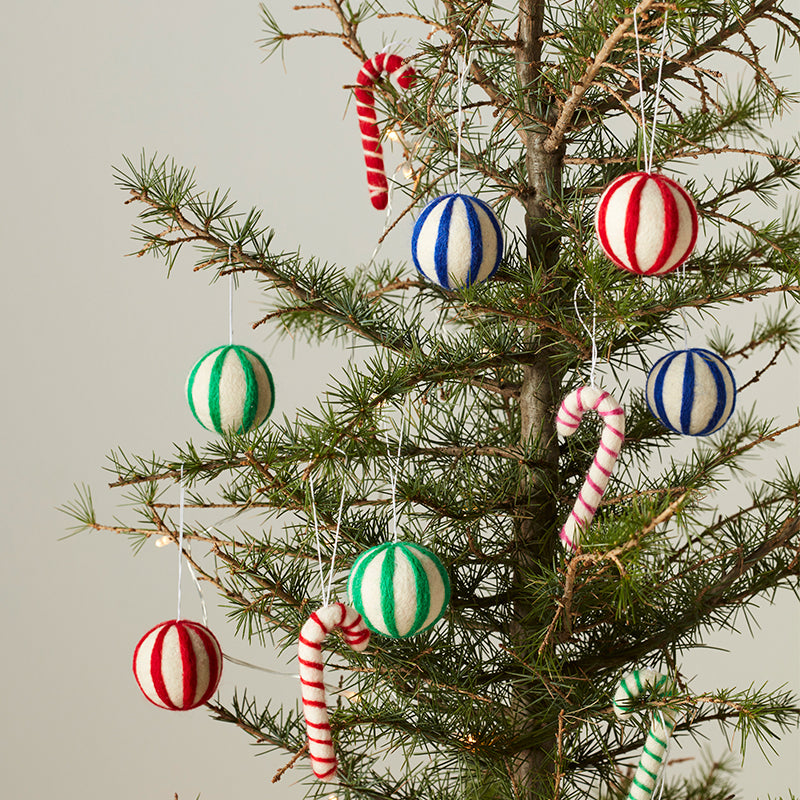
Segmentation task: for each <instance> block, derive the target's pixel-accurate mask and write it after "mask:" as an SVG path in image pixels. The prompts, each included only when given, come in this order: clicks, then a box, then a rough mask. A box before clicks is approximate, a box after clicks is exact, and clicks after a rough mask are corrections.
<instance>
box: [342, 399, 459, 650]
mask: <svg viewBox="0 0 800 800" xmlns="http://www.w3.org/2000/svg"><path fill="white" fill-rule="evenodd" d="M406 418H407V412H406V414H404V418H403V420H402V422H401V427H400V435H399V437H398V443H397V453H396V455H395V456H394V458H393V457H392V454H391V452H390V450H389V443H388V441H387V444H386V448H387V455H388V457H389V461H390V464H391V466H390V469H389V485H390V488H391V492H392V533H393V541H391V542H385V543H384V544H380V545H377V546H376V547H372V548H370V549H369V550H367V551H366V552H364V553H362V554H361V555H360V556H359V557H358V558H357V559H356V561H355V563H354V564H353V566H352V568H351V570H350V576H349V577H348V580H347V593H348V595H349V597H350V601H351V603H352V605H353V608H355V609H356V611H358V613H359V614H360V615H361V617H362V618H363V620H364V623H365V624H366V626H367V627H368V628H369V629H370V630H371V631H372V632H373V633H378V634H380V635H382V636H388V637H389V638H392V639H406V638H408V637H411V636H415V635H416V634H418V633H422V632H424V631H426V630H428V629H429V628H432V627H433V626H434V625H435V624H436V622H437V621H438V620H439V619H441V617H442V615H443V614H444V612H445V610H446V608H447V605H448V603H449V602H450V578H449V576H448V574H447V570H446V569H445V568H444V565H443V564H442V562H441V561H440V560H439V558H438V557H437V556H436V555H435V553H433V552H432V551H431V550H429V549H428V548H427V547H423V546H422V545H419V544H416V543H414V542H400V541H398V529H397V478H398V473H399V471H400V452H401V448H402V442H403V427H404V426H405V421H406Z"/></svg>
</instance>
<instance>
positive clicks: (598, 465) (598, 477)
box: [556, 386, 625, 550]
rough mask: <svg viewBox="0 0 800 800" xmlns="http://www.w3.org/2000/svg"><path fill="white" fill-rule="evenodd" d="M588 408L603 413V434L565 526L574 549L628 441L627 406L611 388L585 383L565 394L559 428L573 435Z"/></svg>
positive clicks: (568, 543)
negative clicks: (602, 388) (606, 389)
mask: <svg viewBox="0 0 800 800" xmlns="http://www.w3.org/2000/svg"><path fill="white" fill-rule="evenodd" d="M586 411H596V412H597V413H598V414H599V415H600V416H601V417H602V419H603V434H602V436H601V437H600V447H599V448H598V450H597V454H596V455H595V457H594V461H593V462H592V466H591V467H590V468H589V472H588V474H587V475H586V480H585V481H584V484H583V487H582V488H581V491H580V494H579V495H578V499H577V500H576V501H575V505H574V507H573V509H572V512H571V513H570V515H569V517H568V518H567V521H566V522H565V523H564V527H563V528H562V529H561V541H562V542H563V543H564V546H565V547H568V548H569V549H570V550H575V549H576V548H577V546H578V538H579V536H580V532H581V531H582V530H583V529H585V528H588V527H589V525H590V524H591V522H592V519H593V518H594V515H595V513H596V512H597V507H598V506H599V505H600V498H601V497H602V496H603V492H605V490H606V486H608V479H609V478H610V477H611V473H612V471H613V470H614V464H616V463H617V457H618V456H619V450H620V448H621V447H622V443H623V441H625V409H624V408H623V407H622V406H621V405H620V404H619V403H618V402H617V401H616V400H615V399H614V398H613V397H612V396H611V395H610V394H609V393H608V392H604V391H602V390H600V389H594V388H591V387H589V386H581V387H580V388H578V389H576V390H575V391H574V392H570V394H568V395H567V396H566V397H565V398H564V401H563V402H562V403H561V408H560V409H559V411H558V416H557V417H556V428H557V430H558V432H559V433H560V434H561V435H562V436H571V435H572V434H573V433H575V431H576V430H578V426H579V425H580V424H581V419H583V415H584V413H585V412H586Z"/></svg>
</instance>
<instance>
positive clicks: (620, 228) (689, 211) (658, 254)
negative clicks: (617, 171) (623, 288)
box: [595, 172, 698, 275]
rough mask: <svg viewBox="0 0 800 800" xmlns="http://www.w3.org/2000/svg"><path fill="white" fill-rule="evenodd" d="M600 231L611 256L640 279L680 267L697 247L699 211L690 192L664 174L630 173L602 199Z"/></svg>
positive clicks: (597, 220) (598, 216)
mask: <svg viewBox="0 0 800 800" xmlns="http://www.w3.org/2000/svg"><path fill="white" fill-rule="evenodd" d="M595 228H596V230H597V238H598V239H599V240H600V246H601V247H602V248H603V251H604V252H605V254H606V255H607V256H608V257H609V258H610V259H611V261H613V262H614V263H615V264H616V265H617V266H618V267H620V268H621V269H624V270H627V271H628V272H633V273H634V274H636V275H664V274H666V273H667V272H672V270H674V269H677V268H678V267H679V266H680V265H681V264H683V263H684V261H686V259H687V258H689V256H690V255H691V254H692V250H694V246H695V244H696V243H697V232H698V222H697V209H696V208H695V205H694V201H693V200H692V198H691V196H690V195H689V193H688V192H687V191H686V189H684V188H683V186H681V185H680V184H679V183H676V182H675V181H673V180H672V179H670V178H667V177H665V176H664V175H656V174H651V173H647V172H630V173H628V174H627V175H622V176H621V177H619V178H617V179H616V180H615V181H612V182H611V183H610V184H609V185H608V186H607V187H606V189H605V191H604V192H603V194H602V195H601V197H600V202H599V203H598V204H597V210H596V212H595Z"/></svg>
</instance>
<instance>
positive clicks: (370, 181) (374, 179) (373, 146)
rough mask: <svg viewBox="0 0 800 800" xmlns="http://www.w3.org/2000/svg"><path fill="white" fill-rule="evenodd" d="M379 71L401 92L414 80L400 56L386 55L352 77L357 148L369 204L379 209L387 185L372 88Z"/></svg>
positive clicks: (383, 204) (367, 63)
mask: <svg viewBox="0 0 800 800" xmlns="http://www.w3.org/2000/svg"><path fill="white" fill-rule="evenodd" d="M383 72H385V73H387V74H388V75H389V76H390V77H393V78H395V79H396V80H397V83H398V85H399V86H400V88H402V89H408V88H410V87H411V86H413V85H414V82H415V81H416V73H415V72H414V70H413V68H412V67H410V66H407V65H406V64H405V62H404V61H403V59H402V58H401V57H400V56H398V55H394V54H389V53H378V54H377V55H374V56H373V57H372V58H371V59H369V61H365V62H364V64H363V66H362V67H361V69H360V70H359V71H358V76H357V77H356V83H357V84H358V88H357V89H356V90H355V96H356V112H357V114H358V127H359V130H360V131H361V147H362V149H363V150H364V161H365V162H366V165H367V186H368V187H369V198H370V201H371V202H372V205H373V206H374V207H375V208H377V209H379V210H380V209H384V208H386V206H387V205H388V204H389V184H388V182H387V181H386V172H385V170H384V166H383V148H382V147H381V137H380V131H379V130H378V122H377V117H376V116H375V92H374V86H375V82H376V81H377V80H378V79H379V78H380V76H381V73H383Z"/></svg>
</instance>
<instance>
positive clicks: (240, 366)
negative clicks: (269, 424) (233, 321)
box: [186, 344, 275, 433]
mask: <svg viewBox="0 0 800 800" xmlns="http://www.w3.org/2000/svg"><path fill="white" fill-rule="evenodd" d="M186 399H187V400H188V402H189V408H190V409H191V410H192V414H194V418H195V419H196V420H197V421H198V422H199V423H200V424H201V425H202V426H203V427H204V428H207V429H208V430H210V431H216V432H217V433H247V432H248V431H252V430H255V429H256V428H257V427H258V426H259V425H261V423H262V422H264V420H265V419H266V418H267V417H268V416H269V415H270V413H271V412H272V407H273V405H274V403H275V386H274V384H273V382H272V374H271V373H270V371H269V368H268V367H267V365H266V364H265V363H264V359H262V358H261V356H260V355H258V353H256V352H254V351H253V350H251V349H250V348H249V347H244V346H242V345H237V344H227V345H223V346H222V347H215V348H214V349H213V350H209V352H208V353H206V354H205V355H204V356H203V357H202V358H201V359H200V360H199V361H198V362H197V363H196V364H195V365H194V368H193V369H192V371H191V372H190V373H189V377H188V378H187V379H186Z"/></svg>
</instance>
